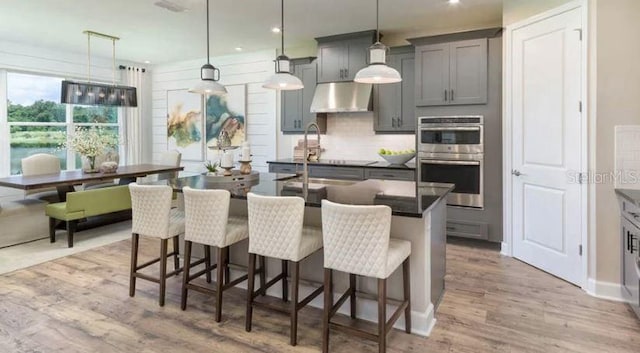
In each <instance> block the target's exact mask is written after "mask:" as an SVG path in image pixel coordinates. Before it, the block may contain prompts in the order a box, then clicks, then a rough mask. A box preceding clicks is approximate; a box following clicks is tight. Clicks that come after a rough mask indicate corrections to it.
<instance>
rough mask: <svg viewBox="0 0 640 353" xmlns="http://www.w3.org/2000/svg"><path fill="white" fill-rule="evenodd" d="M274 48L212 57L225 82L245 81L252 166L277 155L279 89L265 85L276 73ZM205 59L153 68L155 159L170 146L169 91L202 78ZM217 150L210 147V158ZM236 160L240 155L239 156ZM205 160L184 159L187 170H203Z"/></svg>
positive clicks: (257, 166)
mask: <svg viewBox="0 0 640 353" xmlns="http://www.w3.org/2000/svg"><path fill="white" fill-rule="evenodd" d="M274 58H275V50H267V51H260V52H255V53H246V54H237V55H229V56H223V57H216V58H212V59H211V63H212V64H213V65H215V66H216V67H217V68H219V69H220V75H221V80H220V82H221V83H222V84H225V85H236V84H246V85H247V96H246V97H247V101H246V104H247V106H246V115H247V116H246V121H247V127H246V132H247V135H246V139H247V140H248V141H249V142H250V143H251V152H252V154H253V163H252V166H253V168H254V169H256V170H263V171H266V168H267V164H266V162H267V160H271V159H274V158H275V157H276V131H277V125H276V93H275V91H272V90H268V89H264V88H262V83H263V82H264V81H265V80H266V79H267V78H268V77H269V76H270V75H272V74H273V70H274V66H273V59H274ZM205 62H206V59H204V58H203V59H199V60H189V61H182V62H177V63H171V64H165V65H157V66H154V68H153V71H152V75H151V77H152V88H153V91H152V97H153V100H152V111H153V124H152V130H151V132H150V134H151V135H152V142H153V160H154V161H158V160H159V158H160V155H161V154H162V152H164V151H166V150H167V91H168V90H177V89H188V88H189V87H191V86H194V85H195V84H196V83H198V81H199V80H200V67H201V66H202V65H203V64H204V63H205ZM217 158H219V157H217V152H216V151H207V156H206V159H207V160H212V161H215V160H217ZM236 160H237V158H236ZM203 163H204V161H195V162H194V161H185V162H184V163H183V165H184V166H185V171H188V172H202V171H204V167H203Z"/></svg>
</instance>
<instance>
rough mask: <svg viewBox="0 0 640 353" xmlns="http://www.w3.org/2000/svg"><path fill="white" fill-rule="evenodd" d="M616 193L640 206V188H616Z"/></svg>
mask: <svg viewBox="0 0 640 353" xmlns="http://www.w3.org/2000/svg"><path fill="white" fill-rule="evenodd" d="M616 194H618V195H619V196H622V197H624V198H625V199H626V200H627V201H629V202H631V203H633V204H634V205H636V207H640V190H633V189H616Z"/></svg>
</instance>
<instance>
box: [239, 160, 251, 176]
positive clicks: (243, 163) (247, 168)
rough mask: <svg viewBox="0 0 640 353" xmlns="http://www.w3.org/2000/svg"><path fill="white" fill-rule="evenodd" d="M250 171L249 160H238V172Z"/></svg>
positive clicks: (247, 172)
mask: <svg viewBox="0 0 640 353" xmlns="http://www.w3.org/2000/svg"><path fill="white" fill-rule="evenodd" d="M249 173H251V161H243V160H240V174H249Z"/></svg>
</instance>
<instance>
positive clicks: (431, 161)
mask: <svg viewBox="0 0 640 353" xmlns="http://www.w3.org/2000/svg"><path fill="white" fill-rule="evenodd" d="M423 162H424V163H428V164H451V165H480V161H450V160H446V161H445V160H437V159H421V160H420V163H423Z"/></svg>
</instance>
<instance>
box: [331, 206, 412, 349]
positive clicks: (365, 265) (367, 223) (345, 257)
mask: <svg viewBox="0 0 640 353" xmlns="http://www.w3.org/2000/svg"><path fill="white" fill-rule="evenodd" d="M322 235H323V242H324V287H325V297H324V309H323V310H324V315H323V327H322V351H323V352H325V353H326V352H328V351H329V331H330V327H334V328H343V329H345V326H344V325H341V324H339V323H334V322H332V321H331V317H332V316H333V315H334V314H335V313H336V312H337V311H338V309H339V308H340V306H341V305H342V304H343V303H344V302H345V300H344V299H345V298H346V296H349V297H350V302H351V317H352V318H353V319H355V318H356V316H357V315H356V290H357V288H356V275H359V276H366V277H374V278H377V279H378V332H377V335H375V336H374V337H373V338H374V339H375V340H376V341H377V342H378V347H379V352H385V351H386V337H387V334H388V333H389V331H390V329H391V328H392V327H393V324H394V323H395V321H396V320H397V319H398V318H399V317H400V315H401V312H402V311H404V315H405V330H406V332H407V333H410V332H411V305H410V303H411V299H410V298H411V296H410V293H411V287H410V277H409V276H410V270H409V255H410V254H411V243H410V242H408V241H406V240H398V239H393V238H391V237H390V235H391V208H390V207H389V206H383V205H377V206H354V205H342V204H338V203H334V202H331V201H328V200H322ZM400 265H402V272H403V282H404V301H403V302H402V304H400V306H399V307H398V308H397V309H396V312H395V313H394V314H393V315H391V319H390V320H389V321H388V322H387V316H386V306H387V293H386V291H387V278H388V277H389V276H390V275H391V274H392V273H393V272H394V271H395V270H396V269H397V268H398V267H399V266H400ZM334 270H336V271H341V272H347V273H349V284H350V285H349V289H348V290H347V291H346V292H345V293H344V294H343V295H342V296H341V299H340V300H339V301H338V302H337V304H335V305H334V303H333V293H332V292H333V277H332V276H333V271H334ZM350 330H353V328H351V329H350ZM365 337H370V338H371V336H365Z"/></svg>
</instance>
